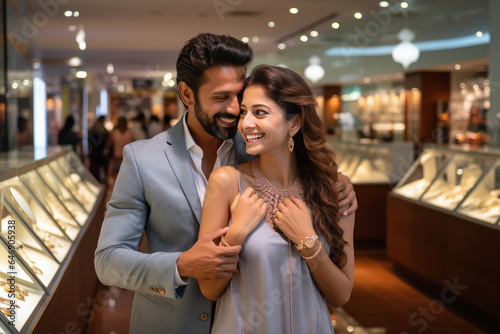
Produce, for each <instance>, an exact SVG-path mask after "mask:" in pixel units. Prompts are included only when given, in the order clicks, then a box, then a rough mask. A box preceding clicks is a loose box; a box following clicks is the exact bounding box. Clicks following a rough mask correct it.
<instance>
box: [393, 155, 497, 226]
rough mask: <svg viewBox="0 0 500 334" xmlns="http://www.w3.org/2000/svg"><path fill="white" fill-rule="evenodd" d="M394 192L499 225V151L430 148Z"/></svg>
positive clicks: (454, 212)
mask: <svg viewBox="0 0 500 334" xmlns="http://www.w3.org/2000/svg"><path fill="white" fill-rule="evenodd" d="M393 193H394V194H397V195H399V196H402V197H404V198H409V199H412V200H416V201H419V202H422V203H425V204H428V205H431V206H434V207H437V208H439V209H443V210H446V211H449V212H451V213H453V214H457V215H460V216H467V217H469V218H473V219H474V220H476V221H480V222H484V223H487V224H493V225H497V226H498V224H499V219H500V153H498V152H497V153H495V152H488V151H466V150H463V149H459V148H448V147H432V148H428V149H426V150H425V151H424V152H423V153H422V154H421V155H420V157H419V158H418V159H417V161H416V162H415V164H414V165H413V166H412V167H411V169H410V170H409V171H408V173H407V174H406V175H405V177H403V179H401V181H400V182H399V183H398V184H397V185H396V187H395V188H394V190H393Z"/></svg>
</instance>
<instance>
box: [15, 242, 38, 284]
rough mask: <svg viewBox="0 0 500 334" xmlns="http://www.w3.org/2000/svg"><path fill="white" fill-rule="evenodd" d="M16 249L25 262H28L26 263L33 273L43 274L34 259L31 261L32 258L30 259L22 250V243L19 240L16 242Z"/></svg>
mask: <svg viewBox="0 0 500 334" xmlns="http://www.w3.org/2000/svg"><path fill="white" fill-rule="evenodd" d="M16 251H17V252H18V253H19V254H21V257H22V258H24V259H25V260H26V262H28V265H29V266H30V268H31V269H32V270H33V272H34V273H35V275H37V276H38V275H43V271H42V270H41V269H40V268H38V267H37V266H36V264H35V261H33V260H32V259H30V257H29V256H28V254H26V251H25V250H24V245H23V244H22V243H21V242H20V241H18V242H17V247H16Z"/></svg>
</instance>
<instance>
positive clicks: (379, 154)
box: [328, 138, 413, 184]
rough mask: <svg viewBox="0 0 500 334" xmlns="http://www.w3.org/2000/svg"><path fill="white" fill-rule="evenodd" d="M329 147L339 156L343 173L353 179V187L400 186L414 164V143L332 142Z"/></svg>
mask: <svg viewBox="0 0 500 334" xmlns="http://www.w3.org/2000/svg"><path fill="white" fill-rule="evenodd" d="M328 145H329V147H330V148H331V149H333V151H334V152H335V155H336V161H337V164H338V167H339V171H341V172H342V173H344V174H346V175H347V176H349V178H350V179H351V182H352V183H353V184H377V183H385V184H387V183H396V182H398V181H399V180H400V179H401V177H403V175H404V174H405V172H406V170H407V169H408V168H410V166H411V164H412V162H413V160H412V155H413V144H412V143H410V142H393V143H381V142H378V141H377V140H375V141H373V140H366V141H360V142H355V143H353V142H343V141H337V140H334V139H332V138H330V139H329V140H328Z"/></svg>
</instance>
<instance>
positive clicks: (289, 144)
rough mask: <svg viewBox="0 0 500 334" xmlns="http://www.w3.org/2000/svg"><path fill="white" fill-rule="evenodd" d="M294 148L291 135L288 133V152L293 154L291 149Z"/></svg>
mask: <svg viewBox="0 0 500 334" xmlns="http://www.w3.org/2000/svg"><path fill="white" fill-rule="evenodd" d="M294 147H295V142H294V141H293V136H292V133H291V132H290V137H288V150H290V152H293V148H294Z"/></svg>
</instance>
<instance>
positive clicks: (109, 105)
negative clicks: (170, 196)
mask: <svg viewBox="0 0 500 334" xmlns="http://www.w3.org/2000/svg"><path fill="white" fill-rule="evenodd" d="M1 4H2V5H1V7H0V18H1V20H2V21H1V22H2V24H1V26H0V54H1V56H0V152H3V153H1V154H0V166H1V168H2V169H5V168H7V167H10V166H11V164H9V163H8V159H10V158H12V157H14V158H15V157H17V156H20V155H21V153H20V152H28V151H30V152H33V159H43V158H44V157H45V156H46V155H47V148H48V147H51V146H54V145H57V144H58V142H57V134H58V132H59V131H60V129H61V128H62V126H63V124H64V120H65V119H66V117H67V116H69V115H72V116H73V117H74V118H75V119H76V124H75V130H76V131H77V132H78V133H80V134H81V136H82V138H83V142H82V143H83V145H82V150H81V152H78V153H79V155H80V157H81V159H82V161H83V162H84V163H86V164H88V157H87V154H88V143H87V139H88V138H87V134H88V130H89V129H90V128H91V127H92V125H93V124H94V122H95V121H96V119H97V118H98V117H100V116H102V115H104V116H105V117H106V127H107V128H108V129H112V128H113V126H114V125H115V124H116V121H117V119H118V117H119V116H127V117H132V116H133V115H134V114H135V113H136V110H138V109H141V110H142V111H144V112H145V113H146V117H147V118H148V117H150V116H151V115H156V116H158V117H159V118H160V119H163V116H164V115H170V116H171V117H172V118H173V119H174V121H173V122H172V124H173V123H174V122H175V120H176V119H178V118H179V117H180V116H181V115H182V114H183V112H184V110H183V106H182V103H180V102H179V101H178V98H177V92H176V87H175V77H176V73H175V61H176V58H177V55H178V52H179V50H180V49H181V48H182V46H183V45H184V43H185V42H186V41H187V40H188V39H190V38H191V37H193V36H195V35H196V34H198V33H200V32H212V33H218V34H230V35H232V36H234V37H236V38H240V39H243V38H246V41H247V42H248V43H249V44H250V45H251V46H252V48H253V50H254V54H255V59H254V61H253V62H252V64H251V65H250V66H249V71H250V70H251V69H252V68H253V67H254V66H256V65H258V64H261V63H265V64H272V65H281V66H286V67H288V68H290V69H293V70H295V71H297V72H298V73H299V74H301V75H303V76H306V77H308V75H307V74H306V72H308V71H311V72H312V76H310V77H309V78H308V79H307V80H308V82H309V84H310V85H311V87H312V88H313V90H314V92H315V94H316V96H317V99H318V103H319V108H318V113H319V114H320V115H321V117H322V119H323V120H324V122H325V125H326V128H327V131H328V133H329V145H332V147H333V148H334V149H335V150H336V152H337V154H338V159H339V166H340V168H341V169H343V170H344V171H346V174H348V175H349V176H350V177H351V180H352V182H353V183H354V184H355V187H356V191H357V194H358V199H359V202H360V210H359V214H358V217H357V227H356V228H357V232H356V233H357V241H356V243H357V246H359V248H360V249H363V250H365V251H366V252H375V253H373V254H375V255H374V257H375V258H377V259H383V260H382V261H383V265H382V266H383V267H388V266H389V267H390V268H391V269H390V270H391V271H392V266H393V265H394V264H395V265H396V267H398V268H399V271H398V272H397V275H401V279H403V280H404V281H405V282H408V284H409V286H411V287H412V288H415V289H417V291H419V292H421V293H422V294H424V295H426V296H427V297H428V298H429V300H433V299H434V298H435V296H436V294H437V295H438V294H439V292H440V291H441V290H440V285H439V282H442V281H443V280H445V279H453V275H454V272H453V270H452V269H450V270H451V271H446V273H444V272H442V271H440V270H441V267H442V266H446V267H447V268H448V269H449V267H450V268H451V267H453V265H451V264H450V263H454V262H453V261H454V260H450V259H452V258H453V256H454V254H452V253H451V251H450V254H448V253H447V252H448V251H446V252H445V253H446V254H447V255H446V256H444V255H443V259H444V260H443V261H444V262H440V263H439V264H435V266H436V268H437V269H436V274H435V275H434V274H432V275H433V277H427V276H426V275H425V274H422V272H420V269H418V268H417V267H418V266H417V267H412V263H413V262H412V261H416V262H418V261H420V260H415V259H413V260H411V261H410V260H408V261H409V262H405V261H406V260H407V259H405V258H402V257H400V254H398V252H400V251H401V249H405V247H406V246H405V245H402V243H403V242H402V241H401V242H400V243H401V244H398V242H397V241H396V242H395V243H391V242H389V241H388V238H389V237H390V236H389V235H388V233H389V234H390V233H391V232H390V231H389V228H388V226H392V225H391V223H390V222H389V220H391V219H392V220H394V213H391V212H389V211H390V207H391V203H392V205H395V204H394V203H395V202H394V200H391V199H389V200H388V193H390V192H391V191H392V189H393V188H394V187H395V186H396V184H398V182H400V181H401V180H402V179H404V177H405V175H406V174H407V173H408V172H409V170H410V168H411V166H412V164H413V163H414V161H415V159H417V158H418V157H419V155H420V154H421V153H422V151H423V150H424V149H425V148H429V147H431V146H433V145H436V144H437V145H444V146H458V147H459V149H460V150H471V151H475V150H479V151H488V152H491V154H493V155H494V157H495V159H499V157H500V153H498V152H500V151H499V149H500V136H499V124H498V118H499V116H498V115H500V114H499V110H500V94H499V89H500V63H499V62H498V59H500V22H499V21H500V20H498V17H500V1H497V0H489V1H488V0H474V1H470V0H440V1H436V0H407V1H399V0H398V1H394V0H391V1H387V6H385V5H381V1H378V0H377V1H375V0H351V1H331V0H308V1H305V0H292V1H290V0H276V1H263V0H254V1H248V0H247V1H245V0H214V1H212V0H210V1H209V0H168V1H167V0H165V1H158V0H145V1H140V2H139V1H133V0H106V1H99V2H97V1H88V0H87V1H85V0H2V1H1ZM292 7H294V8H297V9H298V13H296V14H292V13H290V11H289V9H290V8H292ZM355 13H361V16H362V17H361V18H356V17H355ZM404 29H409V30H410V31H412V32H413V34H414V36H410V37H413V38H410V39H411V41H410V42H411V43H413V45H414V46H416V47H417V48H418V49H419V52H420V54H419V57H418V59H417V60H416V61H414V62H412V63H411V64H409V66H408V67H407V68H404V67H403V65H402V64H401V63H398V62H396V61H395V60H394V59H393V57H392V51H393V49H394V48H395V47H396V46H397V45H398V44H400V43H401V42H402V40H401V35H399V33H400V32H401V31H402V30H404ZM301 39H304V40H305V39H307V40H306V41H302V40H301ZM315 76H316V77H315ZM19 116H22V117H24V118H25V119H27V120H28V128H29V129H30V131H31V134H32V143H31V145H27V146H24V147H18V143H17V139H16V130H17V128H18V124H17V122H18V117H19ZM363 145H365V146H363ZM373 147H379V148H380V149H382V151H380V152H382V153H380V152H379V151H374V153H373V154H375V155H377V154H386V155H387V159H386V161H385V164H386V166H385V167H384V168H385V171H384V172H383V173H381V174H380V175H378V174H377V173H376V171H373V172H372V173H371V174H362V173H361V172H360V171H359V170H358V174H357V175H356V174H355V173H354V172H355V171H354V170H351V171H350V172H352V173H351V174H349V168H350V166H349V165H348V163H347V162H348V160H349V159H350V157H349V159H347V156H348V154H349V153H352V152H354V151H356V150H365V149H366V150H370V149H372V148H373ZM384 149H385V151H384ZM384 152H385V153H384ZM489 154H490V153H489ZM495 154H496V155H495ZM343 158H344V160H343ZM349 161H350V160H349ZM495 161H496V160H495ZM351 167H352V166H351ZM382 174H383V175H382ZM2 180H4V179H3V178H2ZM102 187H103V189H104V190H103V193H104V192H105V189H106V187H107V185H106V184H103V185H102ZM101 197H102V198H101ZM99 198H100V199H98V200H96V201H97V202H99V203H98V204H96V208H97V207H99V208H101V209H102V203H103V202H104V201H105V196H100V197H99ZM391 201H392V202H391ZM96 210H97V209H96ZM410 211H411V210H410ZM437 211H439V210H437ZM441 211H442V210H441ZM441 211H440V214H441V213H442V212H441ZM97 213H98V214H101V215H102V212H100V213H99V212H97ZM391 217H392V218H391ZM445 219H447V218H445ZM96 220H99V219H96ZM358 222H359V223H358ZM388 222H389V223H388ZM495 222H496V224H493V225H492V226H486V227H484V226H482V225H481V224H479V226H480V227H481V228H485V231H486V232H484V231H483V230H481V231H479V232H477V233H478V235H483V234H482V233H485V234H486V235H487V236H486V238H491V239H488V240H492V242H491V244H490V243H488V242H486V241H484V242H483V244H484V245H483V246H484V247H486V250H487V251H492V250H494V251H496V250H497V249H498V244H500V243H498V242H495V240H498V233H499V231H500V229H499V228H498V221H497V220H495ZM417 223H418V222H417ZM96 224H99V223H96ZM471 224H473V225H474V224H475V225H474V226H476V225H477V224H476V223H475V222H472V223H471ZM407 228H408V229H409V230H411V231H415V229H418V227H415V226H413V225H412V226H407ZM95 230H96V231H97V232H96V233H98V226H97V227H96V228H95ZM82 231H84V229H82ZM434 232H435V231H431V232H429V231H428V230H425V233H434ZM441 232H442V233H443V234H435V235H434V236H431V237H430V238H431V239H432V238H436V239H438V238H441V237H442V238H443V239H439V240H438V241H437V244H448V243H450V244H451V241H450V240H451V239H450V240H449V239H448V237H449V235H450V234H453V233H451V232H449V231H448V230H447V231H441V230H440V232H439V233H441ZM82 233H83V232H82ZM397 233H399V232H397ZM397 233H396V234H394V233H393V234H392V238H393V240H394V238H398V240H399V238H400V235H399V234H397ZM425 233H423V232H422V233H421V235H422V237H423V238H426V237H428V235H426V234H425ZM464 233H465V234H464V236H461V237H460V238H462V239H459V240H460V242H462V243H467V242H469V240H468V238H469V237H468V236H467V233H476V232H470V231H469V230H467V233H466V232H464ZM418 234H419V233H417V235H418ZM82 238H83V237H82ZM89 238H90V237H89ZM495 238H496V239H495ZM90 239H92V238H90ZM94 239H95V238H94ZM77 240H79V239H77ZM95 241H96V240H93V241H92V240H91V241H89V243H90V244H89V245H90V246H89V245H86V247H87V249H92V246H91V245H92V242H94V243H95ZM415 242H416V241H415V240H414V239H408V240H407V243H415ZM478 242H481V241H478ZM80 244H81V242H80ZM492 244H496V245H497V246H494V245H492ZM73 247H74V248H75V251H74V252H76V251H77V250H76V248H77V247H80V246H79V245H78V242H75V245H74V246H73ZM398 247H402V248H398ZM418 247H419V245H418V244H417V245H415V248H414V249H413V248H412V249H411V253H412V254H411V256H410V257H409V258H411V257H412V256H414V254H413V252H418V250H417V248H418ZM488 247H490V248H488ZM491 247H497V248H495V249H493V248H491ZM80 248H81V247H80ZM437 248H441V246H437ZM386 252H387V254H388V255H387V254H386ZM408 252H410V251H408ZM402 253H403V255H404V252H402ZM478 253H479V252H478ZM478 253H473V254H474V255H476V254H477V257H478V258H480V260H477V258H476V259H474V260H471V261H470V262H467V263H468V264H470V263H473V262H474V261H477V262H479V264H476V263H475V264H474V265H473V266H472V267H470V270H471V271H474V270H477V268H478V267H480V268H483V267H484V268H488V267H489V266H490V265H493V266H495V262H494V260H493V259H492V258H491V257H492V255H491V254H489V253H488V254H478ZM70 254H71V252H70ZM369 254H372V253H369ZM439 254H441V253H439ZM441 255H442V254H441ZM441 255H440V256H441ZM427 256H430V257H432V253H428V254H427ZM447 256H449V258H448V257H447ZM484 257H490V259H491V261H490V262H488V261H486V262H485V260H484ZM493 257H494V256H493ZM370 259H372V258H370V257H369V256H368V257H367V258H363V259H362V260H361V263H372V262H370V261H371V260H370ZM424 260H426V259H424ZM424 260H422V261H423V262H425V261H424ZM71 261H74V260H72V259H71V256H68V258H67V259H65V260H63V261H62V264H65V263H68V264H67V265H61V269H60V270H59V272H58V274H57V275H56V276H58V278H57V283H53V284H51V286H50V288H47V289H46V290H47V291H46V297H45V298H44V299H42V301H41V302H40V304H39V306H37V307H35V308H34V311H33V315H32V316H31V317H30V321H31V322H32V324H31V325H29V324H28V325H26V327H23V328H24V329H26V328H28V329H29V330H30V331H31V330H35V331H38V332H42V331H43V328H49V327H43V326H49V325H48V324H49V323H51V322H52V323H54V322H53V321H52V320H53V319H52V318H53V317H51V316H49V315H47V314H48V313H49V312H47V310H51V309H52V308H53V307H54V306H53V304H54V303H55V302H54V301H55V300H57V298H58V297H57V296H58V295H59V294H60V292H59V290H60V287H62V286H64V285H67V284H70V285H71V283H68V282H67V280H66V283H65V280H64V279H63V278H64V277H66V276H65V275H67V273H66V272H65V270H66V269H67V268H68V267H70V265H69V263H70V262H71ZM418 265H420V264H418ZM431 266H432V264H431ZM440 266H441V267H440ZM496 266H497V267H498V264H496ZM438 267H439V268H438ZM422 268H424V269H422V270H423V271H426V270H427V269H425V268H426V267H425V264H424V265H423V267H422ZM396 269H397V268H396ZM430 271H431V272H432V269H431V270H430ZM479 271H481V269H480V270H479ZM460 273H462V272H460ZM491 274H493V276H491ZM358 275H362V273H358ZM432 275H431V276H432ZM450 275H451V276H450ZM456 275H458V274H455V276H456ZM462 275H464V276H465V275H466V274H463V273H462ZM488 275H490V279H489V280H488V279H487V280H486V281H484V282H485V283H484V284H485V286H486V287H487V288H488V287H491V288H492V290H491V291H492V293H491V295H490V296H483V295H482V294H484V291H483V290H474V289H472V288H471V289H469V291H470V293H471V294H476V295H478V294H479V295H481V296H480V297H478V298H476V297H474V296H465V297H464V296H463V297H464V298H462V299H461V300H460V303H455V304H454V305H446V307H447V309H448V308H449V309H450V310H451V312H454V313H453V314H458V317H459V318H460V317H462V315H463V316H464V319H466V320H465V321H467V322H471V323H473V326H475V328H476V329H477V330H478V333H479V332H480V330H483V331H488V330H490V329H491V328H494V327H495V324H494V323H495V320H494V319H495V318H496V317H498V316H499V315H500V310H499V308H500V306H499V305H498V302H497V303H496V305H494V303H492V302H491V299H496V300H497V301H498V300H499V297H500V296H499V288H498V281H495V280H491V277H493V278H496V277H499V273H498V269H495V271H494V272H493V271H489V269H487V270H486V271H485V273H484V276H481V275H478V276H477V277H475V278H474V279H483V278H484V277H486V276H488ZM361 277H362V276H361ZM398 277H399V276H398ZM458 277H460V276H458ZM462 277H463V276H462ZM93 280H94V281H95V278H93ZM95 282H96V281H95ZM378 283H380V282H378ZM359 284H360V285H363V283H362V282H360V283H359ZM478 284H479V283H478ZM489 284H491V286H490V285H489ZM90 286H91V287H92V284H90ZM441 289H442V288H441ZM472 290H474V291H472ZM92 293H95V291H94V292H90V294H91V295H92ZM464 295H466V294H464ZM402 299H404V297H403V298H402ZM96 300H97V301H99V300H98V298H97V299H96V298H95V296H94V299H93V300H92V301H93V302H95V301H96ZM79 302H81V301H78V300H77V301H76V303H77V304H76V305H79V304H78V303H79ZM427 303H428V302H427ZM358 304H362V298H361V297H360V298H357V299H356V300H355V301H354V302H353V305H358ZM353 307H354V306H353ZM381 307H383V306H381ZM69 308H70V309H71V307H69ZM89 310H91V308H89ZM347 310H348V309H347ZM409 310H410V311H408V312H406V313H405V315H406V318H405V319H404V321H403V322H402V323H401V324H399V325H398V326H399V327H395V328H397V330H396V329H393V331H391V330H390V329H389V330H387V331H384V328H386V329H387V328H390V325H389V323H387V322H385V323H384V319H380V317H379V320H380V323H376V324H375V325H373V324H369V325H370V326H369V327H372V328H374V327H377V328H378V330H379V333H385V332H387V333H391V332H394V333H396V332H397V333H400V331H408V332H412V333H413V332H416V330H417V329H418V328H419V327H418V326H415V325H413V324H412V323H411V321H409V320H408V317H409V316H411V314H412V312H414V311H417V310H418V308H415V307H413V306H410V307H409ZM348 311H349V310H348ZM93 312H94V311H89V312H88V314H87V313H85V314H83V315H82V314H77V315H75V312H68V315H67V316H64V317H63V320H66V321H65V324H67V323H68V321H69V319H76V320H75V321H76V323H78V324H80V323H82V321H84V322H85V321H86V320H88V318H87V319H85V316H88V315H95V314H98V313H99V312H97V311H96V312H94V313H93ZM342 312H344V311H342ZM339 314H341V312H339ZM59 318H60V317H59ZM442 318H443V317H442ZM442 318H441V320H443V319H442ZM1 319H2V322H3V321H4V319H3V318H1ZM497 319H498V318H497ZM371 320H372V319H367V321H371ZM356 321H358V322H359V323H358V322H356ZM356 321H355V320H354V319H351V324H356V326H357V327H356V326H355V327H356V328H358V329H359V330H361V329H360V328H362V326H363V325H364V324H363V321H360V319H359V318H357V319H356ZM386 321H392V320H386ZM443 321H445V322H446V320H443ZM122 322H123V320H122ZM125 322H126V320H125ZM430 323H434V322H433V321H432V322H430ZM86 324H87V325H86V326H88V321H87V322H86ZM95 324H96V321H94V322H93V324H92V325H93V326H96V325H95ZM434 324H435V323H434ZM431 327H432V326H431ZM445 327H446V326H444V327H442V328H441V329H432V330H431V331H429V332H436V333H441V332H443V333H445V332H446V331H445V330H444V329H443V328H445ZM479 327H480V328H481V329H478V328H479ZM86 328H87V329H88V328H89V327H86ZM95 328H96V327H94V330H96V332H97V329H95ZM102 328H104V327H102ZM102 328H101V329H102ZM466 328H468V327H466ZM497 328H498V327H497ZM24 329H23V330H24ZM51 330H55V328H51ZM103 332H104V331H103ZM108 332H109V331H108ZM451 332H453V331H450V333H451ZM455 332H456V331H455ZM470 332H471V331H464V333H470ZM492 332H493V331H492Z"/></svg>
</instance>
